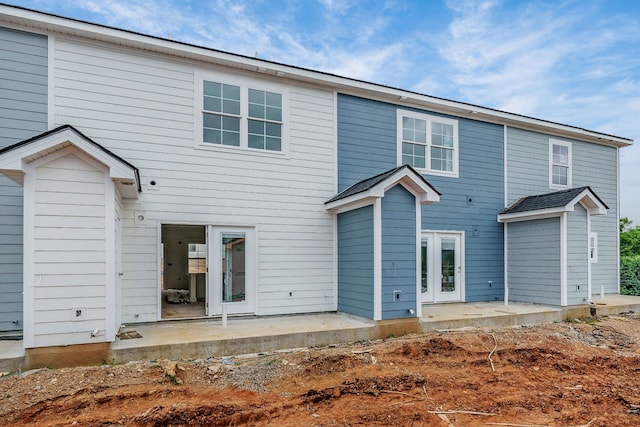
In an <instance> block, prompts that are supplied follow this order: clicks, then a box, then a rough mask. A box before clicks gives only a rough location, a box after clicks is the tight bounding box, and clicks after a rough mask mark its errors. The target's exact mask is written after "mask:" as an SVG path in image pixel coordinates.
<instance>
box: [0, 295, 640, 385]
mask: <svg viewBox="0 0 640 427" xmlns="http://www.w3.org/2000/svg"><path fill="white" fill-rule="evenodd" d="M629 311H634V312H640V297H631V296H621V295H607V296H606V297H605V298H604V299H600V298H597V299H596V300H594V301H593V302H592V304H591V305H581V306H573V307H564V308H562V307H548V306H542V305H536V304H519V303H510V304H509V305H504V303H503V302H498V301H497V302H481V303H450V304H432V305H424V306H423V310H422V317H421V318H419V319H418V318H409V319H399V320H386V321H379V322H374V321H371V320H367V319H363V318H359V317H354V316H350V315H346V314H341V313H319V314H308V315H290V316H267V317H243V318H242V317H241V318H237V317H229V318H228V322H227V325H226V326H224V325H223V324H222V320H221V319H220V318H214V319H211V318H207V319H199V320H182V321H165V322H157V323H151V324H136V325H128V326H126V327H123V328H122V329H121V331H122V332H124V333H127V335H128V336H138V335H139V336H140V338H129V339H120V338H118V339H116V341H115V342H113V343H111V344H109V343H96V344H87V345H83V346H60V347H46V348H39V349H28V350H27V351H26V352H25V350H23V349H22V345H23V343H22V341H9V340H6V341H5V340H0V372H4V371H17V370H26V369H32V368H37V367H42V366H48V367H59V366H71V365H73V364H94V363H95V364H100V363H126V362H128V361H132V360H154V359H159V358H165V359H175V360H178V359H183V360H184V359H195V358H206V357H222V356H230V355H239V354H247V353H262V352H272V351H277V350H284V349H292V348H301V347H314V346H326V345H331V344H340V343H347V342H355V341H364V340H373V339H380V338H386V337H389V336H400V335H405V334H409V333H418V334H419V333H427V332H432V331H440V330H451V329H460V328H499V327H505V326H518V325H533V324H542V323H550V322H554V321H562V320H564V319H569V318H577V317H589V316H593V315H611V314H616V313H621V312H629ZM134 332H135V333H134ZM123 338H124V335H123Z"/></svg>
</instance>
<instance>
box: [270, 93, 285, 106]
mask: <svg viewBox="0 0 640 427" xmlns="http://www.w3.org/2000/svg"><path fill="white" fill-rule="evenodd" d="M266 104H267V105H268V106H270V107H277V108H282V95H280V94H279V93H273V92H267V93H266Z"/></svg>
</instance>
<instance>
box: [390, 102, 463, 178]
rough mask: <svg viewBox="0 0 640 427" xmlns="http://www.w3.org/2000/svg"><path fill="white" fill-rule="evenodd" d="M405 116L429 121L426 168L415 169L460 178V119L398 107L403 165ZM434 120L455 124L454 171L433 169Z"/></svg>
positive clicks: (398, 148)
mask: <svg viewBox="0 0 640 427" xmlns="http://www.w3.org/2000/svg"><path fill="white" fill-rule="evenodd" d="M403 117H410V118H414V119H419V120H424V121H426V122H427V142H426V144H425V167H424V168H416V167H414V169H416V170H417V171H418V172H420V173H424V174H427V175H439V176H448V177H452V178H458V176H459V172H458V157H459V149H458V139H459V137H458V121H457V120H453V119H449V118H446V117H440V116H432V115H429V114H424V113H419V112H417V111H410V110H402V109H398V111H397V120H396V128H397V129H396V132H397V137H396V139H397V164H398V166H401V165H402V164H403V163H402V118H403ZM433 122H436V123H443V124H447V125H451V126H453V170H452V171H441V170H437V169H431V148H432V144H431V129H432V124H433Z"/></svg>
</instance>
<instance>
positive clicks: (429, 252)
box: [420, 231, 464, 303]
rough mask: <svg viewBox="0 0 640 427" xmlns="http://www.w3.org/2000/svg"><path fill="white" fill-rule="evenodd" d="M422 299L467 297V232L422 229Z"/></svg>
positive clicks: (432, 300) (440, 300)
mask: <svg viewBox="0 0 640 427" xmlns="http://www.w3.org/2000/svg"><path fill="white" fill-rule="evenodd" d="M420 251H421V257H420V264H421V265H420V272H421V277H420V279H421V283H420V293H421V300H422V302H423V303H428V302H448V301H462V300H463V299H464V233H463V232H453V231H451V232H449V231H448V232H438V231H423V232H422V239H421V244H420Z"/></svg>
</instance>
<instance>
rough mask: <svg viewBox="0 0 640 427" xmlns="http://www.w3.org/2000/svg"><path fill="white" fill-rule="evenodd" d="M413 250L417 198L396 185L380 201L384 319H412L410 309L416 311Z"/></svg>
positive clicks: (414, 256) (414, 254)
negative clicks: (397, 295)
mask: <svg viewBox="0 0 640 427" xmlns="http://www.w3.org/2000/svg"><path fill="white" fill-rule="evenodd" d="M416 247H417V244H416V199H415V197H414V196H413V195H412V194H411V193H409V192H408V191H407V190H406V189H405V188H404V187H402V186H401V185H396V186H395V187H393V188H391V189H389V190H387V192H386V193H385V195H384V197H383V198H382V319H383V320H384V319H397V318H401V317H414V316H415V314H411V313H410V312H409V309H413V310H414V312H415V309H416V280H417V279H416ZM395 291H400V297H399V299H396V297H395V295H394V292H395Z"/></svg>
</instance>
